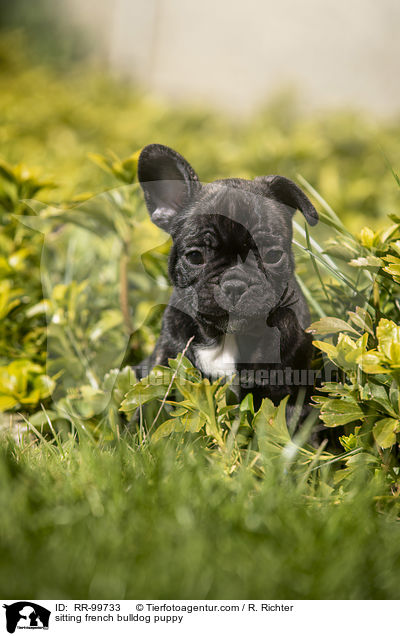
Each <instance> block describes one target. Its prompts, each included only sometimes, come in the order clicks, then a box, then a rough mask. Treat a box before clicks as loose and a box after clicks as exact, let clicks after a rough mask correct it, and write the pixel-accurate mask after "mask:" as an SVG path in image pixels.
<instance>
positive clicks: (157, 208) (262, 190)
mask: <svg viewBox="0 0 400 636" xmlns="http://www.w3.org/2000/svg"><path fill="white" fill-rule="evenodd" d="M138 175H139V181H140V184H141V186H142V189H143V192H144V196H145V200H146V204H147V208H148V210H149V213H150V216H151V219H152V221H153V222H154V223H155V224H156V225H158V226H159V227H161V228H163V229H164V230H166V231H167V232H168V233H169V234H170V235H171V236H172V239H173V246H172V249H171V253H170V258H169V276H170V279H171V281H172V284H173V287H174V290H173V294H172V297H171V300H170V303H169V305H168V307H167V308H166V310H165V313H164V317H163V322H162V330H161V335H160V338H159V340H158V342H157V344H156V347H155V349H154V351H153V353H152V355H151V356H150V357H149V358H148V359H147V360H144V361H143V362H142V363H141V364H140V365H139V366H138V367H137V368H136V372H137V374H138V376H139V377H142V376H143V375H147V373H148V372H149V370H150V369H151V368H152V367H153V366H154V365H156V364H166V363H167V361H168V358H175V357H176V356H177V354H178V353H179V352H182V351H183V349H184V348H185V346H186V345H187V343H188V341H189V339H190V338H192V336H193V337H194V338H193V340H192V341H191V343H190V345H189V347H188V349H187V351H186V356H187V357H188V358H189V360H190V361H191V362H192V363H193V364H194V365H195V366H197V367H198V368H200V370H201V371H202V372H203V374H204V375H205V376H207V377H210V378H211V377H214V378H215V376H216V375H217V376H220V375H226V376H231V375H232V374H233V373H236V377H237V378H238V382H239V393H240V397H243V396H244V395H245V394H246V393H248V392H249V391H251V392H252V393H253V394H254V397H255V403H256V405H257V404H259V403H260V401H261V399H262V398H263V397H269V398H270V399H272V400H273V402H274V403H275V404H277V403H279V402H280V400H281V399H282V398H283V397H284V396H285V395H288V394H289V395H290V401H292V402H294V401H295V399H296V395H297V392H298V386H295V385H294V383H293V382H292V381H288V380H287V378H288V370H289V371H290V370H306V369H308V368H309V365H310V360H311V349H312V346H311V338H310V336H309V335H308V334H307V333H305V331H304V330H305V328H306V327H307V326H308V324H309V320H310V319H309V312H308V307H307V303H306V301H305V298H304V296H303V294H302V293H301V291H300V288H299V286H298V284H297V282H296V279H295V277H294V266H295V265H294V258H293V254H292V249H291V243H292V216H293V213H294V211H295V210H296V209H299V210H301V212H302V213H303V215H304V217H305V218H306V220H307V221H308V223H309V224H310V225H315V223H317V221H318V214H317V212H316V210H315V208H314V207H313V206H312V204H311V202H310V201H309V200H308V198H307V197H306V196H305V194H304V193H303V192H302V191H301V190H300V188H298V187H297V186H296V185H295V184H294V183H293V182H292V181H290V180H289V179H286V178H285V177H280V176H266V177H257V178H256V179H254V180H253V181H247V180H244V179H224V180H220V181H215V182H213V183H209V184H201V183H200V181H199V179H198V177H197V175H196V173H195V172H194V170H193V168H192V167H191V166H190V165H189V164H188V162H187V161H186V160H185V159H184V158H183V157H182V156H181V155H179V154H178V153H177V152H175V151H174V150H172V149H171V148H168V147H166V146H161V145H158V144H152V145H149V146H146V147H145V148H144V149H143V150H142V152H141V155H140V158H139V166H138ZM271 370H274V371H276V372H279V373H277V374H276V375H275V376H274V377H275V378H276V379H277V380H278V381H276V382H274V383H271V381H270V379H271V376H270V371H271ZM257 372H258V373H257ZM285 378H286V379H285Z"/></svg>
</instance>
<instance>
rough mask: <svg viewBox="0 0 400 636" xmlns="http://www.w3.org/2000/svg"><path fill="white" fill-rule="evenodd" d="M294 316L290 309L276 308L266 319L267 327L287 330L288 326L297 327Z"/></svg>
mask: <svg viewBox="0 0 400 636" xmlns="http://www.w3.org/2000/svg"><path fill="white" fill-rule="evenodd" d="M297 324H298V322H297V318H296V314H295V313H294V311H293V310H292V309H290V307H278V309H275V310H274V311H272V312H271V313H270V315H269V316H268V318H267V325H268V327H278V329H287V328H288V327H290V325H293V326H294V325H296V326H297Z"/></svg>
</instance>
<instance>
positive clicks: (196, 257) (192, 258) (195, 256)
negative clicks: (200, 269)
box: [185, 250, 204, 265]
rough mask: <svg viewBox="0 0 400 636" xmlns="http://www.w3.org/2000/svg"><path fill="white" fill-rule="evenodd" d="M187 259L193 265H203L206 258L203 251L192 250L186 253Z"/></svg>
mask: <svg viewBox="0 0 400 636" xmlns="http://www.w3.org/2000/svg"><path fill="white" fill-rule="evenodd" d="M185 258H186V260H187V261H189V263H190V264H191V265H203V264H204V256H203V252H202V251H201V250H190V251H189V252H186V254H185Z"/></svg>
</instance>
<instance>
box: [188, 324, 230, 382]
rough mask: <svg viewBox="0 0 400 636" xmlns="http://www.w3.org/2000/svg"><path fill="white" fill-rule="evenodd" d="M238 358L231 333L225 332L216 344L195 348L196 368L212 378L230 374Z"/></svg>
mask: <svg viewBox="0 0 400 636" xmlns="http://www.w3.org/2000/svg"><path fill="white" fill-rule="evenodd" d="M238 358H239V350H238V347H237V344H236V340H235V336H234V335H233V334H226V336H225V337H224V338H223V339H222V340H221V342H220V344H218V345H214V346H212V347H198V348H196V363H197V366H198V368H199V369H200V370H201V371H203V373H207V375H210V376H212V377H213V378H219V377H221V376H232V375H233V374H234V373H235V372H236V367H235V363H236V362H237V361H238Z"/></svg>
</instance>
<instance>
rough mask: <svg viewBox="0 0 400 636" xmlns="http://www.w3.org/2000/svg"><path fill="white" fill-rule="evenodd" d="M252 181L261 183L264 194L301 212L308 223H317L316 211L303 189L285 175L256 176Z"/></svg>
mask: <svg viewBox="0 0 400 636" xmlns="http://www.w3.org/2000/svg"><path fill="white" fill-rule="evenodd" d="M254 181H255V182H256V183H257V185H262V186H263V190H264V194H265V196H268V197H271V198H272V199H275V200H276V201H280V202H281V203H284V204H285V205H288V206H289V207H291V208H294V209H295V210H300V212H302V213H303V215H304V217H305V219H306V221H308V223H309V224H310V225H316V224H317V223H318V219H319V217H318V212H317V210H316V209H315V208H314V206H313V204H312V203H311V201H310V200H309V198H308V197H306V195H305V194H304V192H303V190H300V188H299V187H298V186H297V185H296V184H295V183H293V181H291V180H290V179H286V177H280V176H279V175H270V176H268V177H256V178H255V179H254Z"/></svg>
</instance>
